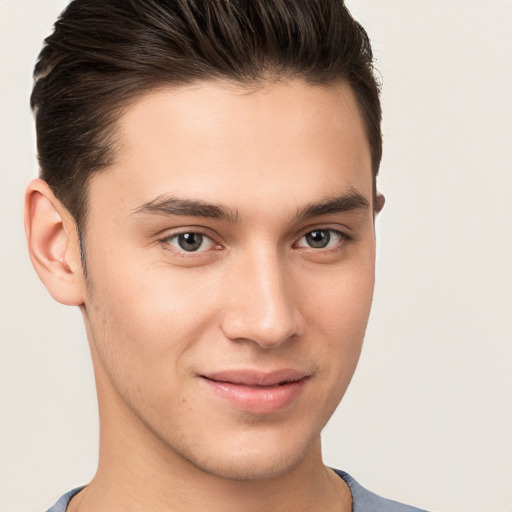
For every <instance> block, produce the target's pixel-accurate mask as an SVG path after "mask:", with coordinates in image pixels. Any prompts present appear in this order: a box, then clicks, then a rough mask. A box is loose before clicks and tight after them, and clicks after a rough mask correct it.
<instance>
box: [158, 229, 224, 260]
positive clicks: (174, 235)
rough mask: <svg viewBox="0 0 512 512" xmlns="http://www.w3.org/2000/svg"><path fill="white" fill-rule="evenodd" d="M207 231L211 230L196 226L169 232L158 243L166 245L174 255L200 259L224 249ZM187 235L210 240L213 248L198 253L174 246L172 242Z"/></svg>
mask: <svg viewBox="0 0 512 512" xmlns="http://www.w3.org/2000/svg"><path fill="white" fill-rule="evenodd" d="M206 231H209V230H208V229H205V228H200V227H195V226H191V227H181V228H176V229H175V230H172V231H170V230H167V231H165V235H161V236H160V237H159V239H158V242H159V243H160V244H162V245H166V246H167V247H166V250H168V251H171V252H173V253H174V254H177V255H179V256H182V257H199V256H202V255H204V254H205V253H209V252H210V251H212V250H220V249H222V248H223V247H222V245H221V244H219V243H218V242H217V241H216V240H215V238H214V237H213V236H212V235H211V234H207V233H206ZM187 233H190V234H197V235H201V236H202V237H203V239H206V240H209V242H210V244H209V245H212V246H213V247H209V248H207V249H200V250H197V251H186V250H185V249H182V248H180V247H176V246H175V245H174V244H172V243H171V242H170V241H171V240H173V239H177V238H178V237H179V236H180V235H184V234H187Z"/></svg>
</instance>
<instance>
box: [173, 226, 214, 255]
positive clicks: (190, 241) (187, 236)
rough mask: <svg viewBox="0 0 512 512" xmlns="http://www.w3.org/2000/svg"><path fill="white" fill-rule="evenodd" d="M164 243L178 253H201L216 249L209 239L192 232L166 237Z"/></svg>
mask: <svg viewBox="0 0 512 512" xmlns="http://www.w3.org/2000/svg"><path fill="white" fill-rule="evenodd" d="M164 242H165V243H167V244H169V245H171V246H172V247H173V248H174V249H176V250H178V251H179V252H183V251H184V252H202V251H208V250H210V249H214V248H216V247H218V246H217V244H216V243H215V242H214V241H213V240H212V239H211V238H209V237H207V236H206V235H203V234H202V233H197V232H194V231H187V232H185V233H177V234H175V235H172V236H169V237H167V238H166V239H165V240H164Z"/></svg>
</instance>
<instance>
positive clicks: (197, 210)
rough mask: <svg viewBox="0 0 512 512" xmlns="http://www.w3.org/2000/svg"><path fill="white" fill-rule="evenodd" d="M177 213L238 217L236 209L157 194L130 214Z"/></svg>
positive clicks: (231, 219)
mask: <svg viewBox="0 0 512 512" xmlns="http://www.w3.org/2000/svg"><path fill="white" fill-rule="evenodd" d="M147 213H149V214H160V215H178V216H185V217H207V218H210V219H216V220H222V221H225V222H229V223H236V222H238V220H239V219H240V215H239V214H238V211H236V210H235V211H233V210H230V209H229V208H227V207H226V206H221V205H216V204H210V203H206V202H204V201H200V200H196V199H182V198H177V197H171V196H166V195H163V196H158V197H156V198H155V199H153V200H151V201H149V202H147V203H144V204H143V205H142V206H140V207H138V208H135V209H134V210H133V212H132V214H136V215H138V214H147Z"/></svg>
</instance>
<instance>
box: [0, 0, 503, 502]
mask: <svg viewBox="0 0 512 512" xmlns="http://www.w3.org/2000/svg"><path fill="white" fill-rule="evenodd" d="M66 3H67V2H66V1H65V0H0V85H1V89H0V92H1V94H0V243H1V253H0V257H1V260H0V316H1V321H0V511H1V512H40V511H44V510H46V508H47V507H48V506H50V505H51V504H53V502H54V501H55V500H56V499H57V498H58V496H60V494H62V493H64V492H65V491H67V490H69V489H70V488H72V487H74V486H76V485H79V484H84V483H86V482H88V481H89V479H90V478H91V477H92V476H93V474H94V470H95V465H96V462H97V442H98V432H97V411H96V403H95V394H94V385H93V378H92V369H91V364H90V361H89V356H88V350H87V346H86V339H85V334H84V329H83V327H82V322H81V318H80V314H79V312H78V311H77V310H76V309H72V308H66V307H64V306H61V305H59V304H57V303H54V302H53V301H52V300H51V299H50V297H49V295H48V294H47V293H46V290H45V289H44V288H43V287H42V285H41V284H40V283H39V281H38V279H37V277H36V275H35V272H34V271H33V270H32V267H31V265H30V263H29V260H28V256H27V254H26V249H25V240H24V233H23V225H22V200H23V192H24V187H25V186H26V184H27V182H28V181H29V180H30V179H31V178H32V177H35V176H36V175H37V163H36V160H35V140H34V139H35V137H34V130H33V126H32V125H33V121H32V117H31V114H30V111H29V107H28V99H29V93H30V89H31V72H32V67H33V64H34V62H35V59H36V55H37V53H38V51H39V49H40V46H41V42H42V40H43V38H44V37H45V36H46V35H48V34H49V32H50V28H51V25H52V23H53V21H54V20H55V18H56V16H57V14H58V13H59V11H60V10H61V9H62V8H63V7H64V6H65V5H66ZM347 3H348V6H349V8H350V9H351V10H352V12H353V13H354V15H355V16H356V17H357V18H358V19H359V20H360V21H361V22H362V23H363V25H364V26H365V27H366V28H367V30H368V32H369V33H370V35H371V37H372V40H373V45H374V49H375V55H376V59H377V67H378V69H379V70H380V73H381V75H382V81H383V97H382V98H383V108H384V126H383V128H384V137H385V147H384V160H383V163H382V168H381V178H380V185H379V186H380V189H381V190H382V191H383V192H384V193H385V194H386V196H387V203H386V207H385V210H384V212H383V213H382V215H381V217H380V218H379V220H378V236H379V255H378V263H377V287H376V294H375V300H374V307H373V311H372V316H371V319H370V324H369V328H368V333H367V337H366V342H365V346H364V350H363V354H362V358H361V361H360V366H359V369H358V371H357V372H356V376H355V377H354V380H353V382H352V384H351V387H350V388H349V391H348V392H347V395H346V397H345V399H344V401H343V402H342V405H341V406H340V408H339V409H338V410H337V412H336V414H335V416H334V417H333V419H332V421H331V422H330V423H329V425H328V427H327V428H326V429H325V432H324V435H323V439H324V454H325V460H326V462H327V463H328V464H330V465H332V466H335V467H338V468H342V469H344V470H346V471H349V472H350V473H352V474H353V475H354V476H355V477H356V479H358V480H359V481H360V483H362V484H363V485H364V486H366V487H368V488H370V489H371V490H373V491H374V492H377V493H380V494H383V495H385V496H388V497H391V498H394V499H398V500H401V501H405V502H410V503H412V504H415V505H418V506H421V507H424V508H427V509H429V510H435V511H445V512H482V511H485V512H512V439H511V436H512V434H511V433H512V321H511V318H512V270H511V266H512V241H511V238H512V236H511V232H512V229H511V225H512V222H511V220H510V219H511V216H512V207H511V194H512V1H510V0H414V1H412V0H386V1H377V0H349V1H348V2H347Z"/></svg>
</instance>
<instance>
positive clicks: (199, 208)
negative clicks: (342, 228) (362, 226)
mask: <svg viewBox="0 0 512 512" xmlns="http://www.w3.org/2000/svg"><path fill="white" fill-rule="evenodd" d="M369 207H370V205H369V202H368V200H367V199H366V198H365V197H364V196H363V195H361V194H360V193H359V192H357V191H355V190H351V191H350V192H348V193H346V194H343V195H340V196H336V197H333V198H331V199H327V200H323V201H319V202H315V203H310V204H308V205H306V206H305V207H303V208H301V209H299V210H298V211H297V213H296V215H295V219H296V220H306V219H310V218H312V217H319V216H322V215H329V214H333V213H341V212H346V211H351V210H358V209H363V210H367V209H368V208H369ZM132 214H134V215H139V214H157V215H176V216H185V217H206V218H210V219H216V220H221V221H224V222H228V223H230V224H234V223H236V222H238V221H239V220H240V214H239V212H238V210H231V209H230V208H228V207H226V206H223V205H217V204H211V203H207V202H205V201H201V200H197V199H183V198H177V197H172V196H167V195H162V196H158V197H156V198H155V199H153V200H151V201H148V202H147V203H144V204H143V205H142V206H139V207H138V208H135V209H134V210H133V211H132Z"/></svg>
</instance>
